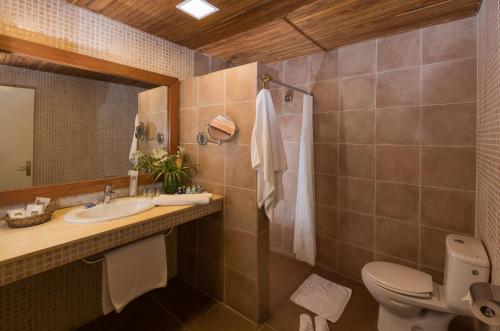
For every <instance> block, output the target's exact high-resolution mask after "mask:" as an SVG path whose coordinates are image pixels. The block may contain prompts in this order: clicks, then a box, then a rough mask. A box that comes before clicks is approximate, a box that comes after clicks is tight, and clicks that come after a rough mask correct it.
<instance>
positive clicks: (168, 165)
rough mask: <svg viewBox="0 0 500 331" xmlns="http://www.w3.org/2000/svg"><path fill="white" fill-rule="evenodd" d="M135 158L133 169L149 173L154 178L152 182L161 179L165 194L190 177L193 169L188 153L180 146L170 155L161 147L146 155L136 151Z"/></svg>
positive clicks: (174, 189)
mask: <svg viewBox="0 0 500 331" xmlns="http://www.w3.org/2000/svg"><path fill="white" fill-rule="evenodd" d="M136 159H137V163H136V165H135V167H134V169H135V170H139V171H142V172H145V173H147V174H149V175H150V176H151V177H153V178H154V179H153V182H156V181H158V180H159V179H160V178H162V179H163V193H165V194H173V193H175V192H176V191H177V188H178V187H180V186H182V185H183V181H185V180H186V179H189V178H190V177H191V171H192V170H194V169H195V166H194V164H193V163H192V162H191V158H190V157H189V154H188V153H187V152H186V150H185V149H184V148H182V147H179V148H178V149H177V153H175V154H172V155H170V154H168V152H167V151H166V150H164V149H162V148H157V149H154V150H153V152H152V153H151V154H147V155H145V154H142V153H141V152H137V154H136Z"/></svg>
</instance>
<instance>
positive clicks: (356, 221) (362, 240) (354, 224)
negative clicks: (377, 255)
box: [339, 211, 374, 251]
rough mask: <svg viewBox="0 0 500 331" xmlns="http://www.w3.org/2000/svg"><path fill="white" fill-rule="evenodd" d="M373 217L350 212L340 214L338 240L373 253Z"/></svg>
mask: <svg viewBox="0 0 500 331" xmlns="http://www.w3.org/2000/svg"><path fill="white" fill-rule="evenodd" d="M373 229H374V217H373V216H371V215H364V214H358V213H354V212H350V211H342V212H341V213H340V222H339V240H340V241H341V242H343V243H348V244H353V245H356V246H359V247H363V248H366V249H368V250H371V251H373V243H374V238H373V232H374V230H373Z"/></svg>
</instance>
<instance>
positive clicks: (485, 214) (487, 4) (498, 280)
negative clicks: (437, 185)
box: [476, 0, 500, 330]
mask: <svg viewBox="0 0 500 331" xmlns="http://www.w3.org/2000/svg"><path fill="white" fill-rule="evenodd" d="M499 6H500V1H498V0H484V1H483V4H482V6H481V10H480V12H479V16H478V113H477V115H478V116H477V214H476V217H477V224H476V231H477V233H476V235H477V236H478V237H479V238H481V239H482V241H483V243H484V244H485V245H486V249H487V250H488V254H489V257H490V260H491V263H492V276H491V280H492V282H493V283H494V284H496V285H500V95H499V93H500V90H499V89H500V86H499V83H500V78H499V75H500V57H499V51H500V21H499V15H500V10H499ZM496 330H500V327H498V328H497V329H496Z"/></svg>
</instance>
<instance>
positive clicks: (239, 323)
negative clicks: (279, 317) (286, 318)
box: [188, 304, 258, 331]
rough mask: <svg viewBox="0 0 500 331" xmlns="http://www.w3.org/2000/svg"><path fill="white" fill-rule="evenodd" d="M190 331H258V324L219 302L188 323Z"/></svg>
mask: <svg viewBox="0 0 500 331" xmlns="http://www.w3.org/2000/svg"><path fill="white" fill-rule="evenodd" d="M188 328H189V330H190V331H257V330H258V326H257V325H255V324H254V323H252V322H250V321H249V320H247V319H246V318H244V317H242V316H241V315H239V314H238V313H236V312H234V311H233V310H231V309H229V308H228V307H227V306H226V305H224V304H218V305H217V306H215V307H214V308H213V309H212V310H210V311H209V312H207V313H205V314H203V316H201V317H200V318H198V319H197V320H195V321H194V322H192V323H191V324H189V325H188Z"/></svg>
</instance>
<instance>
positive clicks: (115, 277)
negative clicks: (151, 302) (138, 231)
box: [102, 234, 167, 314]
mask: <svg viewBox="0 0 500 331" xmlns="http://www.w3.org/2000/svg"><path fill="white" fill-rule="evenodd" d="M102 277H103V279H102V285H103V288H102V308H103V312H104V314H108V313H109V312H111V311H112V310H113V309H114V310H116V312H117V313H119V312H120V311H121V310H122V309H123V308H124V307H125V305H126V304H127V303H129V302H130V301H132V300H134V299H135V298H137V297H139V296H141V295H142V294H144V293H146V292H149V291H150V290H153V289H155V288H158V287H165V286H166V285H167V253H166V247H165V236H164V235H163V234H159V235H156V236H153V237H150V238H146V239H143V240H140V241H136V242H134V243H132V244H129V245H126V246H123V247H120V248H117V249H115V250H112V251H110V252H109V253H106V254H105V255H104V264H103V272H102Z"/></svg>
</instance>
